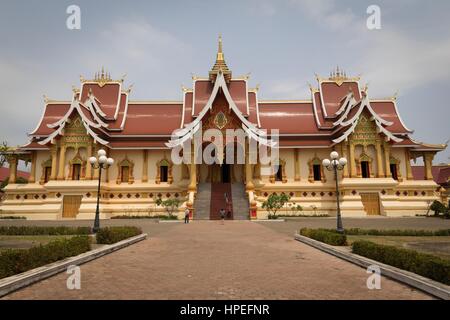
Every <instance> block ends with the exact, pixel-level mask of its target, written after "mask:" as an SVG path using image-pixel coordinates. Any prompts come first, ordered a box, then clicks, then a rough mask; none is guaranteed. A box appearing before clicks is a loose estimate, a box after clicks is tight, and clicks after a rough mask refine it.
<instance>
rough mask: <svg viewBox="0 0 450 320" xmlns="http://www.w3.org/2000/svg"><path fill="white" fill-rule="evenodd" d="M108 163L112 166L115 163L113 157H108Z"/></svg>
mask: <svg viewBox="0 0 450 320" xmlns="http://www.w3.org/2000/svg"><path fill="white" fill-rule="evenodd" d="M106 163H107V164H108V165H109V166H112V165H113V164H114V159H113V158H108V159H107V160H106Z"/></svg>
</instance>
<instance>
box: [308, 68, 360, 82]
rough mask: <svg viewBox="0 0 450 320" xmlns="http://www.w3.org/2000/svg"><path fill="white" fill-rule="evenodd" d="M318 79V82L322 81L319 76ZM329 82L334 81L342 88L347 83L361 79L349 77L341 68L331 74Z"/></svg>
mask: <svg viewBox="0 0 450 320" xmlns="http://www.w3.org/2000/svg"><path fill="white" fill-rule="evenodd" d="M316 78H317V80H318V81H320V80H321V78H320V77H319V76H317V75H316ZM328 80H329V81H334V82H336V84H337V85H338V86H341V85H342V84H343V83H344V82H346V81H359V80H360V77H359V76H358V77H353V78H351V77H347V72H345V71H344V70H343V69H342V68H339V66H337V67H336V69H335V70H333V71H331V72H330V76H329V78H328Z"/></svg>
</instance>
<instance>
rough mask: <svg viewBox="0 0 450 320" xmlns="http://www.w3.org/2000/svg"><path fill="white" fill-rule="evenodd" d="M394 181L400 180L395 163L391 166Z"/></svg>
mask: <svg viewBox="0 0 450 320" xmlns="http://www.w3.org/2000/svg"><path fill="white" fill-rule="evenodd" d="M390 168H391V175H392V179H394V180H398V172H397V165H396V164H395V163H391V164H390Z"/></svg>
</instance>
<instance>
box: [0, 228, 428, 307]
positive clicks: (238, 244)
mask: <svg viewBox="0 0 450 320" xmlns="http://www.w3.org/2000/svg"><path fill="white" fill-rule="evenodd" d="M160 227H161V228H162V230H160V232H155V233H154V234H151V233H150V234H149V236H150V239H148V240H145V241H142V242H140V243H138V244H135V245H133V246H131V247H128V248H125V249H123V250H120V251H118V252H115V253H113V254H110V255H108V256H105V257H102V258H100V259H97V260H94V261H92V262H89V263H87V264H85V265H82V266H81V278H82V280H81V290H68V289H67V288H66V280H67V277H68V275H67V274H65V273H63V274H59V275H57V276H54V277H52V278H49V279H47V280H44V281H42V282H39V283H37V284H35V285H32V286H30V287H28V288H25V289H23V290H20V291H17V292H15V293H12V294H10V295H9V296H7V297H4V299H430V297H429V296H427V295H426V294H424V293H422V292H419V291H416V290H414V289H411V288H409V287H407V286H405V285H402V284H399V283H397V282H394V281H391V280H389V279H386V278H383V279H382V283H381V285H382V289H381V290H368V289H367V287H366V279H367V276H368V274H366V271H365V270H364V269H362V268H359V267H357V266H355V265H352V264H350V263H348V262H345V261H342V260H340V259H337V258H335V257H332V256H330V255H327V254H325V253H322V252H321V251H318V250H316V249H313V248H311V247H309V246H307V245H305V244H302V243H299V242H297V241H294V240H293V235H290V236H289V235H287V234H284V232H279V231H276V230H273V229H271V228H268V227H266V226H264V225H262V224H259V223H254V222H250V221H225V223H224V224H222V222H220V221H213V222H211V221H198V222H193V223H190V224H189V225H184V224H178V223H176V224H172V225H171V226H170V227H168V226H167V225H163V224H160ZM152 228H158V224H154V225H152Z"/></svg>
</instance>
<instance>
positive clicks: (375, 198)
mask: <svg viewBox="0 0 450 320" xmlns="http://www.w3.org/2000/svg"><path fill="white" fill-rule="evenodd" d="M361 201H362V203H363V205H364V211H366V213H367V215H369V216H376V215H380V195H379V194H378V193H361Z"/></svg>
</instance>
